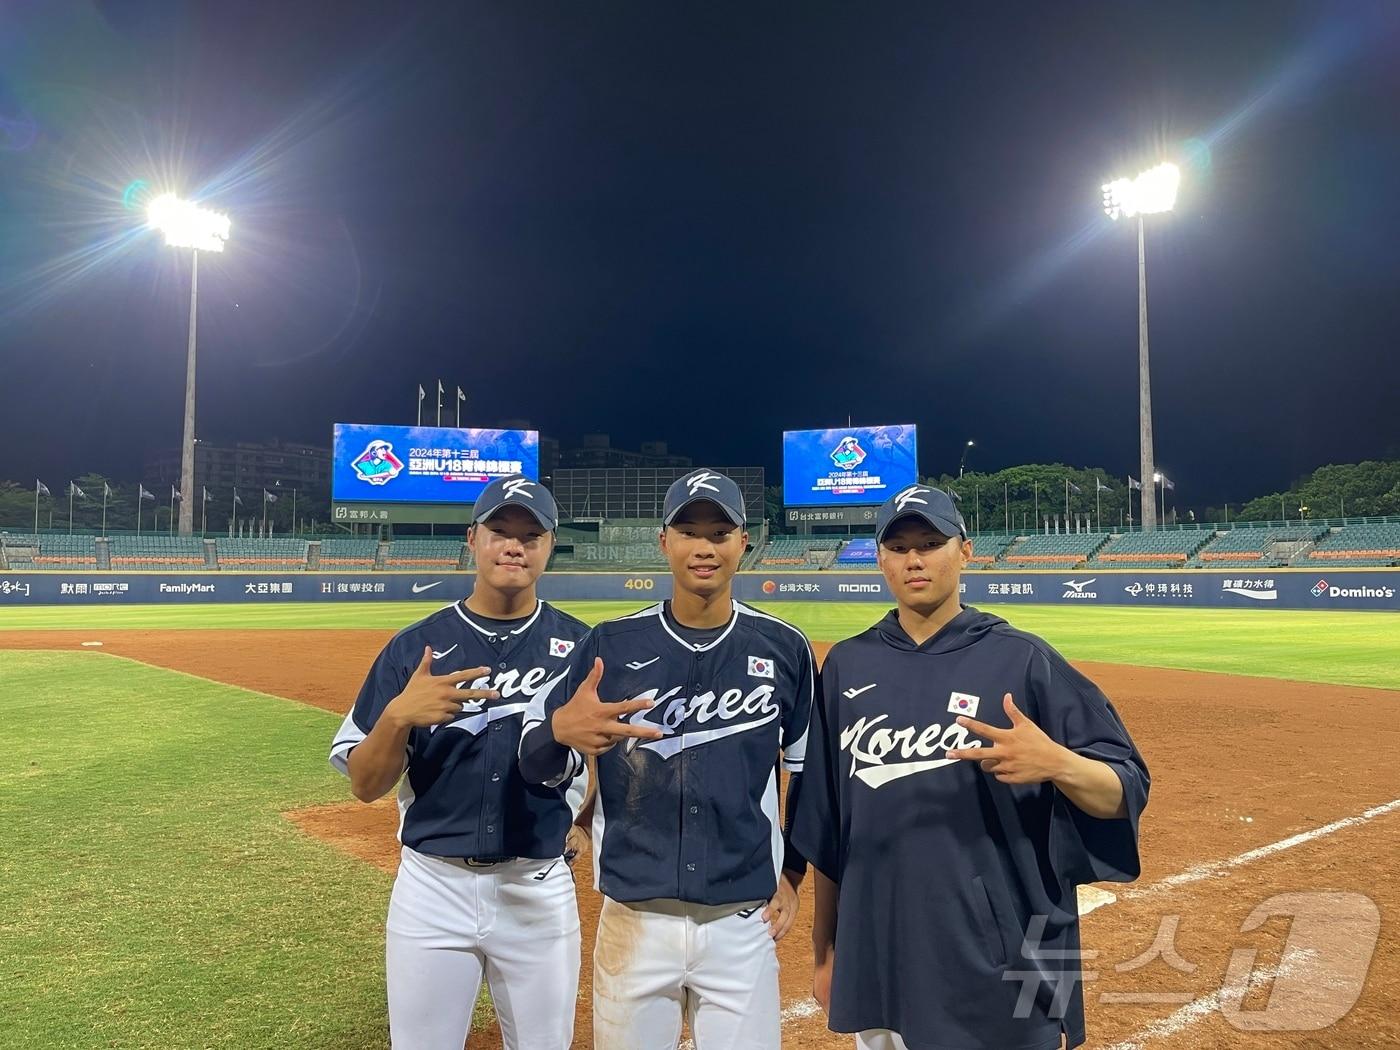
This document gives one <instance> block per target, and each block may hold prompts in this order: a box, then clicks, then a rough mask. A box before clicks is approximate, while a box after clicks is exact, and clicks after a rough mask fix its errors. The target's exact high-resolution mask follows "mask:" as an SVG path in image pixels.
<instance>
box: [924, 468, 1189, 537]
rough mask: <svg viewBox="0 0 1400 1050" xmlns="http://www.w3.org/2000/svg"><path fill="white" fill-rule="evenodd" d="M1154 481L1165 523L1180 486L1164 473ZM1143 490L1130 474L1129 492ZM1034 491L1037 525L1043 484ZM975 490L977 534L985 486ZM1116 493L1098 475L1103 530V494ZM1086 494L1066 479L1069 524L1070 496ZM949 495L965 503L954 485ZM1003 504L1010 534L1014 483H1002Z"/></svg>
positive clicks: (1097, 517) (1097, 508)
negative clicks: (1170, 495) (1172, 495)
mask: <svg viewBox="0 0 1400 1050" xmlns="http://www.w3.org/2000/svg"><path fill="white" fill-rule="evenodd" d="M1153 480H1154V482H1155V483H1156V484H1157V487H1158V488H1159V490H1160V499H1161V506H1162V511H1161V514H1160V516H1159V520H1165V518H1166V505H1167V492H1168V491H1171V492H1175V491H1176V483H1175V482H1174V481H1172V480H1171V479H1170V478H1168V477H1167V476H1166V475H1165V474H1162V473H1160V472H1159V473H1157V474H1155V475H1153ZM1047 488H1048V486H1047ZM1141 488H1142V482H1140V481H1138V480H1137V479H1136V478H1134V477H1133V476H1132V475H1131V474H1129V475H1128V491H1129V492H1132V491H1133V490H1140V489H1141ZM1032 489H1033V490H1034V498H1035V515H1034V518H1033V520H1034V521H1036V522H1039V521H1040V482H1038V481H1037V482H1034V483H1033V484H1032ZM973 490H974V496H973V508H974V510H975V511H976V514H977V523H976V526H975V531H977V532H981V531H982V521H981V518H982V487H981V485H980V484H974V485H973ZM1112 491H1113V489H1112V488H1110V487H1109V486H1108V485H1105V484H1104V482H1103V478H1101V477H1098V476H1095V478H1094V521H1095V522H1097V523H1098V527H1100V528H1102V526H1103V507H1102V502H1101V494H1102V493H1105V492H1112ZM1083 492H1084V490H1083V489H1081V488H1080V487H1079V486H1078V485H1076V484H1075V483H1074V482H1072V481H1070V480H1069V478H1065V520H1066V521H1068V520H1069V517H1070V509H1069V498H1070V495H1071V494H1073V495H1075V496H1079V495H1082V494H1083ZM948 495H950V496H952V497H953V502H954V503H961V502H962V495H961V494H960V493H958V492H957V491H956V490H955V489H953V487H952V486H949V487H948ZM1002 501H1003V507H1004V513H1005V518H1006V521H1005V527H1006V531H1007V532H1010V531H1011V484H1010V482H1002ZM1120 524H1121V522H1120ZM1132 525H1133V501H1132V500H1131V499H1130V500H1128V527H1129V528H1132Z"/></svg>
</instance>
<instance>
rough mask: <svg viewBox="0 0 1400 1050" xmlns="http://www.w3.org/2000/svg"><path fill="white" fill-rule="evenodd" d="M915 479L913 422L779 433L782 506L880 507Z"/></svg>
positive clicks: (916, 457) (916, 449)
mask: <svg viewBox="0 0 1400 1050" xmlns="http://www.w3.org/2000/svg"><path fill="white" fill-rule="evenodd" d="M918 480H919V445H918V434H917V433H916V430H915V427H914V424H912V423H903V424H898V423H897V424H894V425H892V426H884V427H846V428H845V429H844V430H842V429H836V430H786V431H784V432H783V504H784V505H785V506H788V507H858V506H861V505H866V504H869V505H874V504H880V503H884V502H885V500H887V499H888V498H889V497H890V496H892V495H894V494H895V493H896V492H898V491H899V490H900V489H902V488H904V487H905V486H906V485H913V484H915V483H916V482H917V481H918ZM789 520H793V519H789Z"/></svg>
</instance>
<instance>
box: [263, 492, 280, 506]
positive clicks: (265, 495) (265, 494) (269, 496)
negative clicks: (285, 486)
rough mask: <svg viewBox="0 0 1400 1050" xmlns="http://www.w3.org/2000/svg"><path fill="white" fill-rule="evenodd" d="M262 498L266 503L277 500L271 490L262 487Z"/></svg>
mask: <svg viewBox="0 0 1400 1050" xmlns="http://www.w3.org/2000/svg"><path fill="white" fill-rule="evenodd" d="M263 499H264V500H266V501H267V502H268V503H276V502H277V497H276V496H274V495H273V494H272V493H271V492H268V491H267V489H263Z"/></svg>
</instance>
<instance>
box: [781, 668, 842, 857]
mask: <svg viewBox="0 0 1400 1050" xmlns="http://www.w3.org/2000/svg"><path fill="white" fill-rule="evenodd" d="M816 692H817V699H816V702H815V703H814V704H813V706H812V718H811V726H810V729H809V730H808V739H807V742H806V743H807V747H806V762H805V764H804V767H803V770H802V788H801V791H800V792H798V795H797V798H796V799H795V800H794V803H795V804H794V806H793V809H794V810H795V812H794V813H793V816H792V827H791V831H790V833H789V841H790V842H791V845H792V847H793V848H794V849H795V850H796V851H797V852H798V853H799V854H801V856H803V857H804V858H806V860H807V861H808V862H810V863H811V865H812V867H814V868H816V869H817V870H818V871H820V872H821V873H822V874H823V875H825V876H826V877H827V878H828V879H830V880H831V881H832V882H840V881H841V829H842V820H841V802H840V799H841V795H840V783H839V781H840V767H839V764H838V757H839V743H840V742H839V740H838V732H837V729H838V726H837V723H836V722H835V715H836V701H835V699H834V698H835V696H836V671H835V668H834V667H833V666H832V661H831V658H830V657H829V656H828V657H827V663H826V666H825V667H824V668H823V669H822V672H821V675H820V676H819V679H818V681H817V689H816Z"/></svg>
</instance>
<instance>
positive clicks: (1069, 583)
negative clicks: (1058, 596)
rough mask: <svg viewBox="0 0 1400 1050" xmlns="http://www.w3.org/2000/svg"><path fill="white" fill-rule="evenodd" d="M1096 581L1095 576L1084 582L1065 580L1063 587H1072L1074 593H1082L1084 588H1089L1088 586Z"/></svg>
mask: <svg viewBox="0 0 1400 1050" xmlns="http://www.w3.org/2000/svg"><path fill="white" fill-rule="evenodd" d="M1097 579H1098V577H1097V576H1095V577H1093V578H1092V579H1088V580H1084V581H1083V582H1080V581H1079V580H1066V581H1065V586H1066V587H1072V588H1074V589H1075V590H1076V591H1082V590H1083V589H1084V588H1085V587H1087V586H1089V584H1091V583H1093V582H1094V580H1097Z"/></svg>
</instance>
